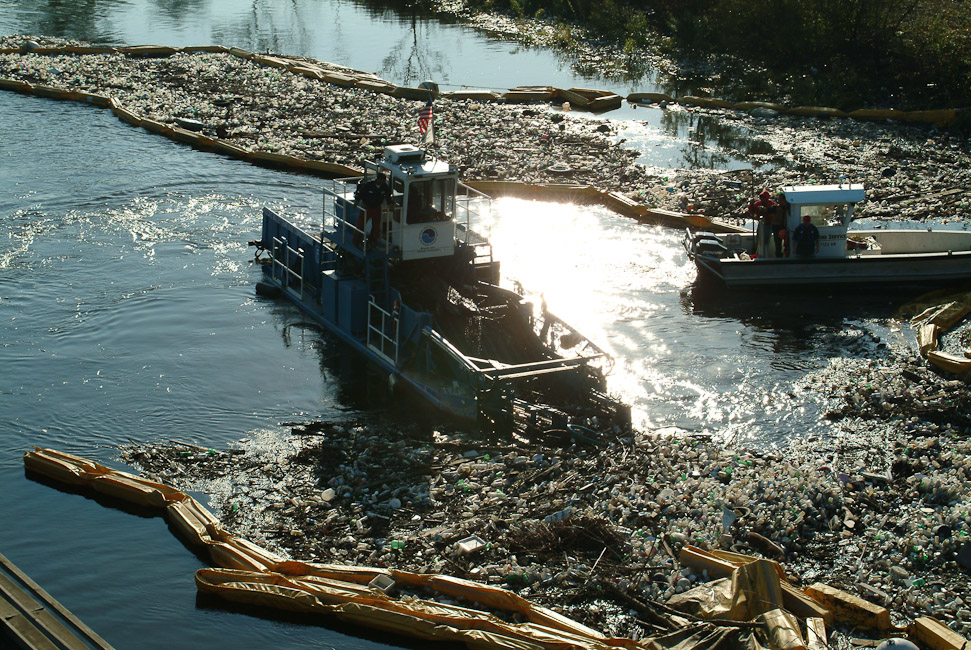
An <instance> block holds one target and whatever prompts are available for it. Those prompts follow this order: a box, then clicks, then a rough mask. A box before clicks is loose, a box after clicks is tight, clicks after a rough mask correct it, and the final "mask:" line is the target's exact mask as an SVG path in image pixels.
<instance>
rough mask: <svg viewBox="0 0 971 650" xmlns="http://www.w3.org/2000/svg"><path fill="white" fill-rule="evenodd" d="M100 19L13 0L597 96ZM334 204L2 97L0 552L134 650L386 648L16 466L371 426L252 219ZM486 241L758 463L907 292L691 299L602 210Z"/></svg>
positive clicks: (507, 55)
mask: <svg viewBox="0 0 971 650" xmlns="http://www.w3.org/2000/svg"><path fill="white" fill-rule="evenodd" d="M72 6H73V5H72ZM83 6H84V9H83V10H80V9H63V8H61V9H58V10H53V9H43V10H37V9H34V3H29V2H26V1H23V2H18V1H12V0H0V33H44V34H51V35H57V36H66V37H71V38H80V39H85V40H94V41H101V42H114V43H122V42H123V43H131V44H136V43H147V42H156V43H164V44H171V45H184V44H200V43H210V42H220V43H223V44H230V45H238V46H241V47H245V48H250V49H266V48H267V47H270V48H272V49H274V50H277V51H281V52H288V53H292V54H303V55H308V56H314V57H317V58H321V59H325V60H330V61H335V62H337V63H343V64H346V65H351V66H352V67H356V68H362V69H367V70H372V71H377V72H379V73H382V74H383V75H384V76H386V77H389V78H392V79H393V80H394V77H395V75H394V74H389V72H388V71H389V70H391V71H392V72H393V71H394V70H401V69H403V68H402V65H403V64H402V63H401V61H402V60H404V59H400V60H399V61H398V63H395V64H394V65H391V64H390V63H388V61H387V60H388V58H389V57H391V55H392V54H394V55H395V56H399V55H398V54H397V52H398V51H399V50H401V49H402V48H405V47H406V46H407V45H408V44H409V43H411V44H412V45H414V47H415V48H416V49H418V50H421V49H422V48H427V49H428V50H429V51H430V50H432V49H433V48H437V50H435V51H437V52H439V54H438V55H435V56H427V57H417V58H416V59H415V60H416V61H423V63H422V65H423V66H425V68H420V70H421V72H420V74H419V76H420V77H424V76H427V75H428V74H432V75H434V76H437V77H438V78H439V79H449V80H453V81H454V80H458V79H461V78H465V77H466V75H467V77H468V78H471V79H474V80H475V82H476V83H479V84H483V85H491V84H492V83H494V81H493V80H494V79H498V77H490V76H488V75H487V74H486V73H487V72H489V70H490V69H491V68H493V67H495V68H497V69H501V68H502V66H505V69H506V72H508V75H507V76H505V77H502V79H503V82H502V84H501V85H504V86H510V85H515V84H516V83H537V79H536V78H534V76H533V75H536V76H538V75H540V74H542V75H543V76H542V79H543V81H542V83H555V84H558V85H580V84H581V83H585V82H589V81H590V80H589V79H584V78H582V77H577V76H573V74H572V73H571V72H570V70H569V66H568V65H567V64H565V63H563V62H560V61H559V60H558V59H557V58H556V57H555V56H553V55H550V54H549V53H544V52H541V51H534V50H524V49H522V48H521V47H519V46H516V45H514V44H509V43H502V42H493V41H488V39H486V38H484V37H483V36H481V35H479V34H476V33H474V32H469V31H468V30H465V29H463V28H462V27H460V26H456V25H441V24H438V23H435V22H429V21H421V20H416V21H413V20H412V19H411V17H409V16H404V17H402V16H398V15H396V14H393V13H391V12H387V11H382V10H373V9H368V8H367V7H365V6H363V5H361V4H358V3H352V2H342V1H340V0H329V1H327V0H321V1H319V2H310V1H309V0H305V1H302V2H301V1H296V2H282V1H277V2H256V3H252V4H250V5H247V6H246V7H243V5H241V4H239V3H234V2H229V1H228V0H224V1H222V2H218V1H212V2H205V1H196V2H175V1H167V2H162V1H158V2H155V1H149V0H142V1H140V2H123V1H120V0H118V1H115V2H102V3H92V4H91V5H87V4H85V5H83ZM71 11H75V12H76V13H75V14H71V13H70V12H71ZM150 14H151V15H153V16H154V17H153V18H151V19H150V18H149V15H150ZM418 37H420V38H419V41H418V43H417V44H415V39H416V38H418ZM389 43H390V44H395V43H397V44H399V45H397V46H392V45H389ZM457 51H458V52H461V53H462V54H463V56H461V57H459V58H456V57H454V56H453V55H448V56H446V54H445V53H454V52H457ZM485 52H491V53H492V54H490V56H495V57H497V58H496V59H495V61H496V62H493V63H486V64H484V63H483V57H485V56H486V54H484V53H485ZM400 56H403V55H400ZM368 57H371V58H368ZM544 57H545V58H544ZM513 61H515V62H516V63H515V64H513V63H512V62H513ZM382 66H384V67H382ZM395 66H397V67H395ZM530 66H532V70H533V71H532V72H530V73H528V74H526V73H525V72H524V73H523V74H524V76H522V77H519V78H513V75H514V74H515V73H516V72H517V71H518V72H523V71H527V70H529V69H530ZM429 70H430V71H431V72H430V73H429ZM402 74H404V73H402ZM551 75H552V78H551ZM558 75H560V76H558ZM527 77H529V80H527ZM401 79H405V77H401V78H400V79H398V80H401ZM408 79H411V78H410V77H409V78H407V79H405V80H408ZM510 79H512V80H511V81H510ZM497 85H500V84H497ZM587 85H589V84H587ZM600 85H601V86H602V85H603V84H600ZM641 112H642V113H647V111H641ZM651 112H652V113H654V111H651ZM619 119H628V118H627V117H624V116H621V117H620V118H619ZM639 128H642V129H643V130H644V132H645V133H652V132H653V133H654V135H652V136H650V137H654V138H657V141H659V142H667V143H670V146H669V147H668V146H667V145H665V146H663V147H662V146H654V145H646V144H645V143H646V142H647V141H648V140H647V139H645V141H644V142H642V143H637V142H634V143H633V145H632V146H639V147H640V150H641V152H642V154H643V156H644V158H645V160H646V161H647V162H648V163H649V164H655V165H658V166H661V167H665V166H670V167H676V166H679V165H683V164H690V161H688V158H687V157H686V156H685V155H684V153H685V151H690V150H691V145H690V143H686V142H685V140H684V139H682V138H681V136H679V135H678V133H679V132H678V131H677V130H674V131H670V132H663V130H662V131H658V130H657V129H655V128H654V127H652V126H651V125H650V123H648V124H646V125H640V126H639ZM679 152H680V153H679ZM715 153H717V152H715ZM706 160H707V163H709V164H710V163H715V164H716V166H719V167H720V168H725V167H729V166H731V165H733V164H735V163H733V162H732V161H731V160H729V159H727V158H718V157H717V156H716V157H714V158H709V159H706ZM672 161H675V162H673V163H672ZM320 201H321V197H320V191H319V183H318V182H317V181H316V180H315V179H313V178H312V177H309V176H301V175H295V174H289V173H285V172H278V171H271V170H266V169H261V168H257V167H254V166H251V165H248V164H246V163H242V162H238V161H233V160H229V159H226V158H222V157H220V156H217V155H214V154H208V153H202V152H199V151H195V150H192V149H190V148H188V147H184V146H180V145H178V144H175V143H173V142H169V141H167V140H164V139H161V138H158V137H157V136H153V135H151V134H149V133H147V132H145V131H143V130H140V129H135V128H132V127H129V126H127V125H124V124H122V123H121V122H119V121H118V120H117V119H116V118H114V117H113V116H112V115H111V114H110V112H107V111H103V110H99V109H96V108H93V107H89V106H84V105H75V104H70V103H64V102H54V101H48V100H43V99H38V98H32V97H22V96H19V95H14V94H10V93H0V426H2V430H3V435H2V436H0V494H3V495H4V500H3V505H2V506H0V513H2V516H0V522H2V526H0V552H2V553H3V554H4V555H6V556H7V557H9V558H10V559H11V560H13V561H14V562H15V563H17V564H18V565H19V566H20V567H21V568H23V569H24V570H25V571H26V572H27V573H28V574H30V575H31V576H32V577H33V578H34V579H35V580H37V581H38V582H39V583H40V584H41V585H42V586H44V588H45V589H47V590H48V591H49V592H50V593H52V594H53V595H54V596H55V597H56V598H58V599H59V600H61V602H62V603H64V604H65V605H66V606H67V607H68V608H70V609H71V610H73V611H74V612H75V613H76V614H77V615H78V616H79V617H80V618H81V619H82V620H84V621H85V622H86V623H87V624H89V625H90V626H92V627H93V628H94V629H95V630H97V631H98V632H99V633H100V634H101V635H102V636H104V637H105V638H106V639H107V640H108V641H109V642H110V643H112V644H114V645H115V647H117V648H146V649H151V648H172V647H179V648H197V647H228V646H232V647H235V648H265V647H268V646H271V645H272V646H275V647H279V648H301V647H328V646H333V647H338V648H357V647H372V646H374V647H387V645H386V643H387V639H386V638H382V637H379V636H367V633H366V631H362V630H358V629H347V628H342V627H339V626H338V627H318V626H314V625H307V624H305V623H303V622H300V621H292V620H289V619H282V620H281V619H276V618H263V617H260V616H254V615H252V613H249V612H246V613H242V612H236V611H227V610H224V609H221V608H218V607H214V606H213V605H212V604H211V603H208V602H202V601H198V602H197V598H196V590H195V586H194V584H193V572H194V571H195V570H196V569H198V568H201V567H204V566H207V562H206V560H205V559H203V558H200V557H197V556H196V555H195V554H193V553H192V552H191V551H189V550H188V549H187V548H186V547H184V546H183V545H182V544H181V543H180V542H179V541H178V540H177V539H176V537H175V536H174V535H172V534H171V532H170V531H169V530H168V529H167V527H166V524H165V523H164V521H163V520H162V519H161V518H157V517H156V518H147V517H144V516H138V515H135V514H131V513H127V512H123V511H121V510H118V509H116V508H113V507H106V506H105V505H103V504H102V503H100V502H99V501H97V500H96V499H92V498H90V497H88V496H83V495H77V494H70V493H65V492H61V491H59V490H57V489H55V488H52V487H50V486H47V485H43V484H41V483H38V482H35V481H32V480H29V479H27V478H26V477H25V476H24V473H23V464H22V455H23V452H24V451H25V450H26V449H29V448H30V447H31V446H33V445H39V446H50V447H55V448H58V449H62V450H65V451H69V452H73V453H77V454H80V455H82V456H85V457H88V458H92V459H95V460H98V461H100V462H103V463H105V464H108V465H112V466H116V467H118V466H119V465H118V462H117V460H116V459H117V457H118V454H117V447H118V446H119V445H123V444H126V443H128V442H129V441H135V442H137V443H152V442H164V441H168V440H182V441H188V442H193V443H196V444H200V445H203V446H206V447H221V446H224V445H227V444H230V443H233V442H235V441H238V440H240V439H241V438H248V437H256V436H269V437H276V438H279V439H285V438H286V433H287V429H286V427H283V426H280V423H281V422H286V421H293V420H302V419H307V420H309V419H314V418H323V419H332V418H335V417H345V416H346V417H356V416H357V415H358V414H360V415H362V416H363V415H373V413H374V408H373V407H371V408H368V407H367V405H366V403H365V399H364V398H363V396H362V392H361V391H360V390H359V389H358V386H359V383H360V381H361V377H360V372H356V370H357V371H359V367H358V366H359V364H357V363H356V359H354V358H353V357H351V358H349V357H348V355H347V354H346V353H344V352H343V351H342V350H341V349H340V348H339V346H337V345H336V344H335V343H334V341H333V340H332V339H330V338H329V337H328V336H327V335H326V334H325V333H324V332H322V331H321V330H320V329H319V328H317V327H315V326H314V325H312V324H310V323H307V322H306V321H305V320H304V319H303V318H302V317H301V315H300V314H299V312H297V311H296V310H295V309H293V308H291V307H289V306H287V305H285V304H280V303H277V302H273V301H267V300H263V299H260V298H257V297H256V296H255V294H254V291H253V286H254V284H255V282H256V281H257V279H258V278H259V269H258V268H257V267H256V266H255V265H254V264H253V263H252V254H251V250H249V249H247V246H246V242H247V241H248V240H251V239H255V238H256V237H257V236H258V232H259V215H260V207H261V206H262V205H264V204H265V205H269V206H271V207H274V208H277V209H280V210H282V211H284V212H286V213H288V214H298V215H301V216H302V218H305V219H308V220H313V219H315V218H316V215H317V214H318V211H319V206H320ZM480 226H481V227H482V228H485V229H487V230H488V231H489V232H490V233H491V236H492V239H493V244H494V246H495V253H496V256H497V257H498V258H499V259H501V260H502V263H503V271H504V273H505V275H506V276H507V277H508V278H515V279H517V280H519V281H521V282H522V284H523V285H525V286H526V287H527V288H528V289H533V290H537V291H540V290H541V291H542V292H543V293H544V295H545V297H546V300H547V302H548V304H549V306H550V308H551V309H552V310H553V311H554V312H557V313H558V314H559V315H560V316H562V317H564V318H565V319H566V320H567V321H568V322H570V323H572V324H574V325H575V326H577V327H578V329H580V330H581V331H583V332H584V333H586V334H587V335H588V336H590V337H591V338H593V339H594V340H596V341H598V342H599V343H602V344H603V346H604V347H606V348H607V349H608V350H609V351H610V352H611V353H612V354H613V355H614V356H615V357H616V359H617V368H616V370H615V372H614V374H613V375H612V376H611V379H610V387H611V390H613V391H615V392H618V393H619V394H621V395H622V396H623V397H624V398H625V399H626V400H628V401H629V402H630V403H631V404H632V405H633V407H634V414H635V420H636V422H637V423H638V424H639V425H640V426H641V427H644V428H651V429H658V430H669V431H671V432H673V433H676V432H678V431H689V432H695V433H701V432H707V433H711V434H712V435H715V436H717V437H720V438H722V439H724V440H725V442H726V444H748V445H754V446H759V447H771V446H773V445H776V444H782V443H784V442H785V441H786V440H788V439H790V438H791V437H793V436H803V435H807V434H813V433H815V434H825V432H826V430H827V429H826V425H825V424H820V414H821V413H822V412H823V411H824V410H825V408H826V395H825V394H821V393H819V392H817V391H815V390H814V386H816V385H817V384H818V381H819V379H818V377H819V373H820V372H822V371H825V370H826V369H827V368H830V367H832V366H833V365H838V364H840V363H844V362H847V361H853V360H854V359H861V358H868V357H873V356H880V355H881V354H883V353H884V351H885V346H886V345H888V344H893V343H895V342H897V341H899V340H900V339H901V337H902V334H901V333H900V332H898V331H897V327H896V321H894V320H893V319H892V316H893V313H894V309H895V308H896V307H897V306H898V305H899V300H900V299H899V297H898V296H892V295H891V296H887V295H881V294H874V295H867V296H848V295H846V294H835V295H828V294H815V295H802V296H788V297H787V296H765V295H761V294H741V295H733V296H725V295H719V294H718V293H714V294H712V293H711V292H708V291H706V290H704V288H703V287H697V286H695V284H694V276H695V273H694V269H693V268H692V267H691V266H690V265H689V264H688V262H687V260H686V259H685V256H684V254H683V252H682V250H681V248H680V245H679V238H680V233H678V232H675V231H670V230H666V229H663V228H658V227H650V226H641V225H637V224H635V223H633V222H631V221H629V220H626V219H623V218H620V217H617V216H616V215H613V214H611V213H609V212H607V211H605V210H603V209H600V208H595V207H589V206H562V205H551V204H542V203H539V204H537V203H530V202H526V201H520V200H512V199H503V200H500V201H496V202H495V203H494V205H493V210H492V212H491V214H490V215H489V216H488V217H487V218H486V220H485V221H484V222H483V223H482V224H480ZM537 241H542V242H544V245H543V246H539V247H537V246H536V242H537ZM378 410H379V411H380V409H378ZM383 416H385V417H396V416H395V415H394V413H384V414H383ZM405 421H406V420H405ZM197 497H198V498H200V499H201V500H202V501H203V502H204V503H205V499H206V497H205V495H201V494H200V495H197Z"/></svg>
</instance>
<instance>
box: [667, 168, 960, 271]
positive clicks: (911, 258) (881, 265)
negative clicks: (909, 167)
mask: <svg viewBox="0 0 971 650" xmlns="http://www.w3.org/2000/svg"><path fill="white" fill-rule="evenodd" d="M783 194H784V196H785V202H784V203H783V204H782V205H781V206H780V207H781V209H782V210H783V213H784V214H785V226H786V227H785V231H786V233H785V238H784V240H783V241H786V240H788V241H791V240H792V236H793V233H794V231H795V229H796V227H797V226H798V225H799V224H800V223H802V222H803V219H804V217H806V216H808V217H809V221H810V222H811V223H812V224H813V225H815V226H816V228H817V230H818V231H819V247H818V250H817V251H816V252H815V253H814V254H813V255H812V256H810V257H797V256H795V255H790V254H788V252H786V253H785V254H784V256H783V257H777V256H776V251H775V246H774V242H773V241H772V237H771V235H769V234H768V233H765V234H764V235H763V236H762V237H760V236H759V234H758V233H729V234H715V233H711V232H697V231H692V230H688V232H687V234H686V236H685V239H684V247H685V250H686V251H687V253H688V257H689V258H690V259H691V260H692V261H693V262H694V263H695V265H696V266H697V267H698V273H699V278H710V279H715V280H716V281H719V282H722V283H724V284H725V286H727V287H729V288H739V287H757V286H766V285H783V286H795V285H802V286H807V285H809V286H815V285H853V284H874V283H899V284H914V283H925V282H926V283H932V282H943V281H954V280H965V279H971V232H968V231H959V230H933V229H931V228H927V229H926V230H917V229H879V230H849V225H850V221H851V220H852V217H853V211H854V208H855V207H856V204H857V203H859V202H860V201H862V200H863V198H864V189H863V186H862V185H856V184H852V185H850V184H841V185H801V186H791V187H786V188H783Z"/></svg>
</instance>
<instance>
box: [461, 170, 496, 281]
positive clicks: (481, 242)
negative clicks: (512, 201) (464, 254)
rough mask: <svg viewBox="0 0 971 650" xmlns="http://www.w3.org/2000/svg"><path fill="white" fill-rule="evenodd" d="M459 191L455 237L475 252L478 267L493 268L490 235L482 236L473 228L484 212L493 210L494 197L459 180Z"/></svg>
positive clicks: (475, 261)
mask: <svg viewBox="0 0 971 650" xmlns="http://www.w3.org/2000/svg"><path fill="white" fill-rule="evenodd" d="M458 188H459V191H458V192H457V193H456V196H455V237H456V239H458V240H459V241H461V242H463V243H465V244H466V245H467V246H469V247H470V248H471V249H472V251H473V252H474V253H475V258H474V259H473V263H474V265H475V266H476V267H481V266H486V265H488V267H489V268H492V266H493V264H494V261H495V260H494V258H493V256H492V243H491V242H490V241H489V239H488V237H482V236H480V235H478V234H477V233H476V232H475V231H474V230H472V224H473V222H479V221H481V220H482V218H483V214H482V213H483V212H485V211H488V210H491V208H492V197H490V196H489V195H488V194H484V193H483V192H480V191H479V190H477V189H475V188H474V187H470V186H468V185H466V184H465V183H462V182H461V181H459V184H458Z"/></svg>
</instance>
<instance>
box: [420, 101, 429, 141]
mask: <svg viewBox="0 0 971 650" xmlns="http://www.w3.org/2000/svg"><path fill="white" fill-rule="evenodd" d="M431 123H432V102H431V100H429V101H428V103H427V104H425V106H424V107H423V108H422V109H421V110H420V111H419V112H418V130H419V131H421V132H422V133H424V132H425V131H427V130H428V125H429V124H431Z"/></svg>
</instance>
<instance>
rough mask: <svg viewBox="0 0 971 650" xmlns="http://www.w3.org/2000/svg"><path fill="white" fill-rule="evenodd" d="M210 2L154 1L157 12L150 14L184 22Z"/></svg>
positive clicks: (201, 0) (188, 0)
mask: <svg viewBox="0 0 971 650" xmlns="http://www.w3.org/2000/svg"><path fill="white" fill-rule="evenodd" d="M210 2H211V0H152V4H153V5H154V6H155V10H154V11H151V10H150V12H151V14H152V15H153V16H157V15H159V14H162V15H164V16H167V17H169V18H171V19H172V20H173V21H177V22H182V21H184V20H185V19H186V18H187V17H188V16H189V14H191V13H196V12H198V11H199V10H201V9H205V8H206V6H207V5H208V4H210Z"/></svg>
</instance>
